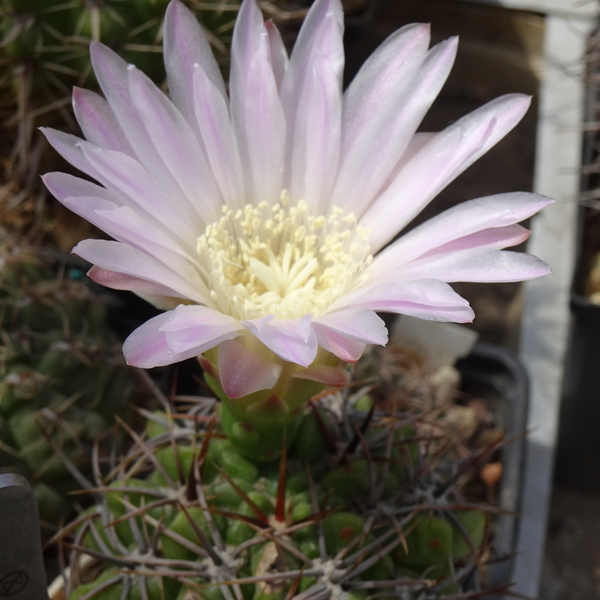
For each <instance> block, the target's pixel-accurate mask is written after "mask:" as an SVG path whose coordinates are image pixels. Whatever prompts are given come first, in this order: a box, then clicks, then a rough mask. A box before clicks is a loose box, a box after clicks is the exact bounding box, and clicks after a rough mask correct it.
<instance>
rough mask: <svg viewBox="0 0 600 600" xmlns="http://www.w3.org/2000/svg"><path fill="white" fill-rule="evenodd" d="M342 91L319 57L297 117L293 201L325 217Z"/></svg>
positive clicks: (335, 157)
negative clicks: (305, 205) (303, 201)
mask: <svg viewBox="0 0 600 600" xmlns="http://www.w3.org/2000/svg"><path fill="white" fill-rule="evenodd" d="M341 118H342V90H341V86H340V83H339V74H338V73H337V72H336V71H335V65H333V64H332V63H331V61H329V60H327V59H324V58H320V57H317V58H316V59H315V60H313V64H312V69H311V70H310V71H309V72H308V73H307V74H306V81H305V84H304V86H303V88H302V96H301V98H300V104H299V106H298V111H297V113H296V120H295V125H294V141H293V147H292V162H291V174H290V177H291V180H290V187H289V192H290V195H291V197H292V199H295V200H297V199H304V200H306V202H307V203H308V205H309V207H311V208H312V211H313V213H314V214H317V215H320V214H325V212H326V210H327V206H328V204H329V197H330V194H331V189H332V186H333V182H334V178H335V174H336V171H337V167H338V157H339V151H340V140H341V125H342V121H341Z"/></svg>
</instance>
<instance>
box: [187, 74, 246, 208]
mask: <svg viewBox="0 0 600 600" xmlns="http://www.w3.org/2000/svg"><path fill="white" fill-rule="evenodd" d="M194 108H195V116H196V120H197V124H198V129H199V136H200V139H201V141H202V143H203V145H204V151H205V153H206V156H208V159H209V161H210V165H211V167H212V170H213V173H214V175H215V179H216V181H217V182H218V185H219V188H220V189H221V193H222V195H223V198H224V199H225V201H226V203H227V204H228V205H229V206H233V207H235V206H236V205H237V206H238V207H240V208H241V206H242V205H243V198H244V192H243V186H244V184H243V179H242V161H241V158H240V153H239V149H238V144H237V139H236V137H235V132H234V130H233V125H232V123H231V118H230V115H229V107H228V105H227V101H226V99H225V98H224V97H223V96H222V94H221V93H220V91H219V90H218V89H217V88H216V87H215V85H214V84H213V83H212V82H211V81H210V79H209V78H208V76H207V75H206V73H205V72H204V71H203V70H202V68H200V66H197V67H196V68H195V69H194Z"/></svg>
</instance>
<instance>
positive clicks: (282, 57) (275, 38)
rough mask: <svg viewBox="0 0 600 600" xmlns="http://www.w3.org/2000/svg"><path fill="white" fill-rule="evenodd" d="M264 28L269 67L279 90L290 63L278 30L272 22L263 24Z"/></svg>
mask: <svg viewBox="0 0 600 600" xmlns="http://www.w3.org/2000/svg"><path fill="white" fill-rule="evenodd" d="M265 28H266V30H267V35H268V36H269V49H270V56H271V67H272V69H273V75H275V81H276V82H277V87H278V88H280V87H281V84H282V82H283V78H284V76H285V72H286V71H287V67H288V64H289V62H290V61H289V58H288V53H287V50H286V48H285V45H284V43H283V40H282V39H281V34H280V33H279V29H277V27H275V24H274V23H273V21H267V22H266V23H265Z"/></svg>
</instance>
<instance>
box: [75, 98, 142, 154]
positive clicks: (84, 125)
mask: <svg viewBox="0 0 600 600" xmlns="http://www.w3.org/2000/svg"><path fill="white" fill-rule="evenodd" d="M73 110H74V111H75V116H76V117H77V122H78V123H79V126H80V127H81V131H82V132H83V135H84V136H85V139H86V140H88V141H89V142H92V143H93V144H96V146H100V147H101V148H108V149H109V150H118V151H119V152H124V153H125V154H129V155H130V156H133V155H134V153H133V150H132V149H131V146H130V145H129V142H128V141H127V138H126V137H125V134H124V133H123V130H122V129H121V127H120V125H119V123H118V121H117V119H116V118H115V114H114V113H113V111H112V109H111V108H110V105H109V104H108V102H107V101H106V100H105V99H104V98H103V97H102V96H100V95H98V94H96V93H95V92H91V91H90V90H84V89H82V88H78V87H74V88H73Z"/></svg>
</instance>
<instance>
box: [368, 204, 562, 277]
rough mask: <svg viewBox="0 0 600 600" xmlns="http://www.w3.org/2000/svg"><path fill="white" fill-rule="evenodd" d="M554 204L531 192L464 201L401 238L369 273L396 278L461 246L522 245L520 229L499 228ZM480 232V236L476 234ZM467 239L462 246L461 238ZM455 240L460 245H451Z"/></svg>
mask: <svg viewBox="0 0 600 600" xmlns="http://www.w3.org/2000/svg"><path fill="white" fill-rule="evenodd" d="M550 202H552V200H550V199H549V198H546V197H545V196H540V195H538V194H530V193H527V192H511V193H507V194H498V195H495V196H487V197H485V198H478V199H476V200H470V201H468V202H463V203H461V204H458V205H457V206H454V207H453V208H450V209H449V210H446V211H445V212H443V213H441V214H439V215H437V216H435V217H433V218H431V219H429V220H428V221H426V222H425V223H423V224H422V225H419V226H418V227H415V228H414V229H413V230H411V231H409V232H408V233H406V234H405V235H403V236H402V237H400V238H399V239H398V240H397V241H395V242H394V243H392V244H391V245H390V246H389V247H388V248H386V249H385V250H383V251H382V252H380V253H379V254H378V255H377V257H376V258H375V260H374V261H373V264H372V265H371V266H370V267H369V270H368V273H369V275H370V277H379V276H382V275H383V274H385V273H388V274H390V279H392V278H393V277H394V275H393V273H394V271H395V270H396V269H398V268H399V267H400V266H402V265H404V264H406V263H409V262H411V261H412V260H415V259H416V258H418V257H419V256H423V255H425V254H427V253H429V252H432V251H434V250H436V249H440V248H441V247H445V248H446V249H445V250H444V251H447V252H450V251H451V250H452V249H453V248H454V249H457V250H458V249H460V248H461V244H462V246H464V248H468V247H471V248H474V247H476V246H477V245H481V246H484V245H489V244H492V245H494V246H496V247H506V246H509V245H514V244H518V243H521V242H522V241H524V240H525V239H527V237H526V235H525V234H524V233H523V232H522V231H521V230H520V229H518V230H516V229H510V230H507V231H504V232H502V233H501V232H499V231H498V228H500V229H502V228H504V227H506V226H510V225H513V224H515V223H518V222H519V221H523V220H525V219H528V218H529V217H531V216H532V215H534V214H535V213H537V212H538V211H540V210H541V209H542V208H543V207H544V206H546V205H547V204H549V203H550ZM486 230H489V234H486V233H484V232H485V231H486ZM477 232H479V234H478V235H476V236H473V235H472V234H475V233H477ZM486 235H489V239H486ZM498 235H500V237H498ZM467 237H468V239H464V240H463V242H462V243H459V241H460V240H461V238H467ZM501 239H504V240H505V245H504V246H497V244H498V243H499V240H501ZM455 241H456V242H457V244H455V245H453V246H451V245H448V244H450V243H451V242H455ZM478 242H479V243H478ZM447 245H448V246H447ZM446 246H447V247H446ZM436 252H438V253H439V252H440V250H436Z"/></svg>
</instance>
